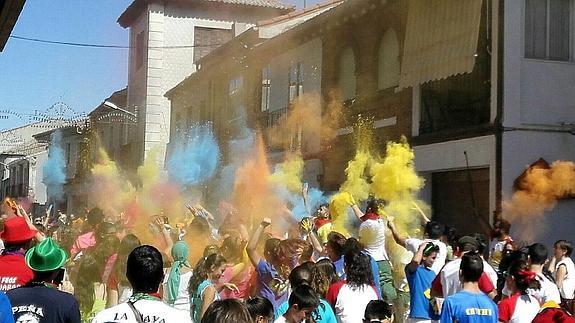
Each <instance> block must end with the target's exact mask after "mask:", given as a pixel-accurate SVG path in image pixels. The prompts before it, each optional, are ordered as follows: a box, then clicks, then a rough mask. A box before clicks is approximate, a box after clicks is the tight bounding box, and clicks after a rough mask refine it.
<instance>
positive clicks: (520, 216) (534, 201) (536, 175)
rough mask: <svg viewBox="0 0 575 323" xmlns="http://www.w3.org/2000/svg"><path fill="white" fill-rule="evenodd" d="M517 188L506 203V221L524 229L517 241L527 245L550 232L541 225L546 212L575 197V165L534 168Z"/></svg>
mask: <svg viewBox="0 0 575 323" xmlns="http://www.w3.org/2000/svg"><path fill="white" fill-rule="evenodd" d="M518 186H519V187H520V189H519V190H517V191H515V192H514V193H513V196H512V197H511V198H510V199H508V200H505V201H504V202H503V217H504V218H505V219H507V220H509V221H510V222H513V223H516V224H519V226H520V227H521V230H518V231H517V232H516V235H515V237H517V238H518V239H521V240H526V241H528V240H530V239H532V237H534V236H536V235H537V234H541V233H542V232H544V231H545V230H546V229H547V228H546V227H545V226H544V225H543V223H542V220H543V215H544V214H545V212H546V211H549V210H552V209H553V208H554V207H555V206H556V204H557V201H558V200H559V199H562V198H565V197H569V196H573V195H575V163H573V162H569V161H555V162H553V163H552V164H551V166H549V167H539V166H535V167H531V168H529V169H528V170H526V172H525V174H524V176H523V177H522V178H521V181H520V183H519V185H518Z"/></svg>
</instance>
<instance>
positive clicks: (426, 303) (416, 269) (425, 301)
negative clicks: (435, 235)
mask: <svg viewBox="0 0 575 323" xmlns="http://www.w3.org/2000/svg"><path fill="white" fill-rule="evenodd" d="M438 254H439V246H437V245H435V244H434V243H433V242H427V243H423V244H420V245H419V248H418V250H417V252H416V253H415V255H414V256H413V259H412V260H411V262H410V263H409V264H408V265H407V266H405V276H406V278H407V282H408V283H409V296H410V298H411V309H410V312H409V318H410V319H411V322H421V321H426V322H430V321H431V322H437V320H438V319H439V315H438V313H436V312H435V309H434V307H433V304H432V303H431V302H430V298H431V295H430V288H431V282H433V279H434V278H435V271H433V264H434V263H435V260H436V258H437V255H438Z"/></svg>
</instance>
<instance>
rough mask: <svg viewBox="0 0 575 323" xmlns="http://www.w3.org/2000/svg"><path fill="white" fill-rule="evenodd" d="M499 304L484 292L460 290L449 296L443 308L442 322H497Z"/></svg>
mask: <svg viewBox="0 0 575 323" xmlns="http://www.w3.org/2000/svg"><path fill="white" fill-rule="evenodd" d="M498 317H499V314H498V312H497V305H495V303H494V302H493V301H492V300H491V298H489V297H488V296H487V295H485V294H483V293H478V294H474V293H470V292H468V291H464V290H462V291H460V292H459V293H457V294H454V295H451V296H448V297H447V298H446V299H445V302H443V307H442V309H441V323H444V322H445V323H449V322H458V323H497V322H498Z"/></svg>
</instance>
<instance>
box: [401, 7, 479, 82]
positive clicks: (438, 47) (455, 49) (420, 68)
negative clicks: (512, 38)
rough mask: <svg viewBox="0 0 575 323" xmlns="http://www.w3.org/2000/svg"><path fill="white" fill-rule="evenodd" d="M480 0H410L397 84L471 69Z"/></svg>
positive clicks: (473, 62) (477, 34)
mask: <svg viewBox="0 0 575 323" xmlns="http://www.w3.org/2000/svg"><path fill="white" fill-rule="evenodd" d="M481 2H482V0H409V7H408V13H407V27H406V32H405V43H404V48H403V60H402V65H401V75H400V79H399V87H400V88H406V87H409V86H415V85H418V84H421V83H425V82H428V81H432V80H438V79H443V78H446V77H449V76H451V75H455V74H462V73H470V72H471V71H473V65H474V64H475V53H476V51H477V41H478V37H479V24H480V22H481Z"/></svg>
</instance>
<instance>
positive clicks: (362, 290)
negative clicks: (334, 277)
mask: <svg viewBox="0 0 575 323" xmlns="http://www.w3.org/2000/svg"><path fill="white" fill-rule="evenodd" d="M377 299H378V297H377V292H376V290H375V288H374V287H373V286H370V285H362V286H360V287H356V288H353V287H352V286H350V285H348V284H345V283H344V282H342V281H340V282H337V283H335V284H333V285H332V286H331V287H330V288H329V290H328V293H327V301H328V302H329V303H330V304H332V305H333V307H334V309H335V315H336V318H337V321H338V322H339V323H357V322H361V321H362V320H363V315H364V314H365V308H366V307H367V304H368V303H369V302H370V301H372V300H377Z"/></svg>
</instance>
